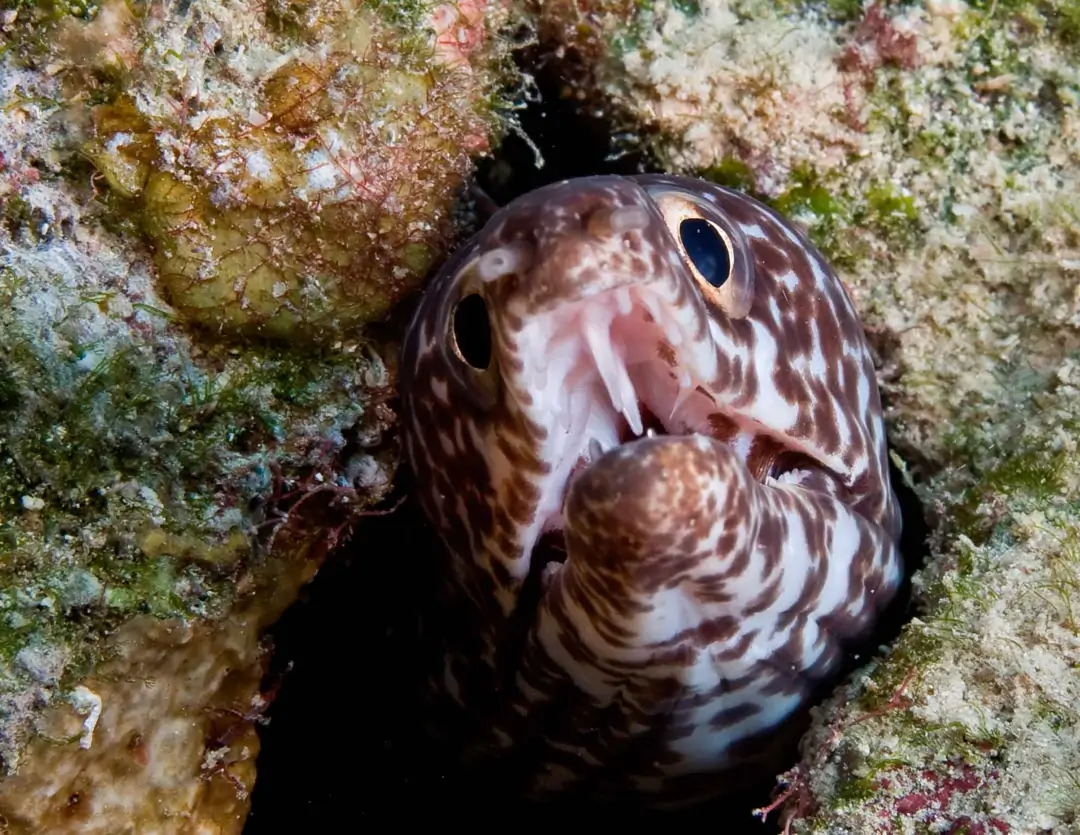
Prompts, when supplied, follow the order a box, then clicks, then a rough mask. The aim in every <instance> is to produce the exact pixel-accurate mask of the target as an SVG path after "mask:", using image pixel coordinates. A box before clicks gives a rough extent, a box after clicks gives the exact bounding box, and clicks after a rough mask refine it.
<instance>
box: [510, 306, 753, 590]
mask: <svg viewBox="0 0 1080 835" xmlns="http://www.w3.org/2000/svg"><path fill="white" fill-rule="evenodd" d="M695 325H696V320H695V319H694V318H693V316H684V317H683V319H682V320H680V318H679V317H678V316H677V315H676V313H673V312H672V311H671V309H670V307H666V306H665V304H664V303H663V301H662V300H661V299H659V298H658V297H657V296H656V295H655V293H654V292H653V291H651V290H649V289H648V288H637V287H619V288H615V289H612V290H606V291H604V292H602V293H599V294H597V295H595V296H591V297H590V298H587V299H584V300H582V301H579V302H575V303H573V304H568V305H566V306H564V307H563V308H561V309H560V310H558V311H556V312H554V313H552V314H549V315H548V316H547V317H542V318H538V319H537V320H536V322H534V323H531V324H530V326H529V327H530V329H531V332H527V333H523V334H522V342H523V343H524V345H527V346H528V347H527V348H526V349H525V352H526V356H527V357H528V358H529V368H528V371H527V372H526V373H527V374H530V375H532V376H531V383H532V385H531V387H530V390H531V391H532V392H534V393H535V394H534V407H533V408H534V410H535V414H537V415H538V416H539V417H540V418H541V419H542V420H543V421H544V424H545V425H546V427H547V429H548V440H547V442H546V445H545V450H544V454H545V459H546V460H548V461H549V462H551V464H552V467H551V473H550V476H549V477H548V479H546V482H545V485H544V487H543V489H542V497H541V501H540V508H539V510H540V518H541V519H542V520H543V521H542V525H541V527H540V529H539V531H538V536H537V540H536V543H535V546H534V548H533V552H532V558H531V560H530V573H535V572H540V573H542V574H544V573H548V572H550V571H552V570H554V569H552V568H551V567H550V566H551V564H552V563H561V562H564V561H565V559H566V545H565V538H564V535H563V527H564V517H563V512H564V505H565V501H566V497H567V494H568V492H569V488H570V484H571V483H572V481H573V479H574V478H575V477H576V476H577V475H578V474H579V473H580V472H582V471H583V470H584V469H585V468H587V467H589V466H591V465H592V464H593V463H594V462H595V461H596V460H597V459H598V458H600V457H601V456H602V455H604V454H605V453H607V452H609V451H610V450H612V449H614V448H616V447H619V446H622V445H624V444H627V443H630V442H632V441H635V440H637V439H639V438H642V437H649V436H654V435H686V434H691V433H702V434H707V435H710V436H711V437H716V438H718V439H719V440H723V441H727V442H734V443H735V444H738V442H739V441H738V432H735V433H734V434H733V433H732V431H731V430H732V429H733V428H735V427H736V424H735V422H734V421H731V420H720V421H718V420H717V419H716V415H717V405H716V403H715V401H714V400H713V398H712V397H711V396H710V395H709V394H708V393H707V392H706V390H705V389H704V388H702V387H701V386H700V385H699V384H698V381H699V380H702V379H704V378H705V375H706V373H707V372H708V371H709V369H708V367H707V361H708V360H709V359H711V357H710V352H711V353H712V355H713V356H715V350H716V349H715V347H714V346H713V345H712V344H711V343H710V344H708V345H705V346H702V345H699V344H697V341H696V338H695V337H693V336H692V334H693V333H694V328H695ZM703 357H704V358H705V361H704V362H703V360H702V358H703ZM703 366H705V368H704V369H703Z"/></svg>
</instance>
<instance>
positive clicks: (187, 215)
mask: <svg viewBox="0 0 1080 835" xmlns="http://www.w3.org/2000/svg"><path fill="white" fill-rule="evenodd" d="M500 19H501V18H500V17H499V14H497V13H495V12H491V13H490V14H489V11H488V10H487V7H486V6H485V4H482V3H475V2H472V0H468V2H464V0H463V2H462V3H461V4H459V5H457V6H454V5H436V4H427V3H413V4H396V3H388V4H387V3H379V2H367V3H360V4H354V3H336V2H331V0H327V2H300V3H274V2H271V3H269V4H265V3H263V4H254V3H231V4H217V3H212V2H201V0H192V1H191V2H186V0H185V2H180V3H172V2H169V3H160V2H146V3H144V2H137V1H136V2H127V3H125V2H106V3H104V4H103V5H101V6H95V5H87V6H83V5H81V4H66V3H64V4H53V3H47V2H46V3H36V4H35V3H24V2H20V0H16V2H13V3H5V4H4V6H3V12H2V18H0V30H2V35H3V42H2V54H0V201H2V208H0V762H2V767H3V775H2V776H0V831H4V832H12V833H43V832H49V833H62V832H101V833H110V835H114V834H115V833H135V832H138V833H226V832H239V831H240V829H241V828H242V826H243V822H244V819H245V816H246V814H247V809H248V802H249V793H250V789H251V786H252V784H253V781H254V776H255V770H254V758H255V755H256V753H257V751H258V738H257V736H256V734H255V731H254V727H255V723H256V722H257V721H258V720H259V719H260V716H261V714H262V712H263V710H264V709H265V707H266V701H267V700H268V699H269V696H265V697H264V696H263V695H261V693H260V687H261V686H263V682H262V681H261V679H262V677H263V673H264V671H265V668H266V662H267V652H266V650H267V646H266V645H265V643H264V640H263V637H264V632H265V630H266V628H267V627H268V626H269V625H270V624H272V623H273V622H274V620H275V619H276V618H277V617H278V616H279V615H280V614H281V613H282V612H283V611H284V610H285V609H286V608H287V607H288V605H289V604H290V603H291V602H292V601H293V600H294V599H295V598H296V595H297V593H298V590H299V589H300V587H301V586H303V585H304V584H305V583H307V582H308V581H309V580H310V579H311V578H312V576H313V575H314V574H315V572H316V571H317V569H318V567H319V565H320V563H321V562H322V561H323V559H324V557H325V556H326V554H327V553H328V552H329V551H330V550H331V549H332V548H333V547H334V546H335V545H336V544H338V543H339V542H341V541H342V540H343V539H345V538H346V537H348V536H349V535H350V534H351V532H352V529H353V525H354V522H355V521H356V519H357V518H358V517H359V516H360V515H362V514H363V513H364V512H366V509H367V508H369V507H371V506H373V505H375V504H377V503H378V502H379V501H380V500H381V499H382V498H383V497H384V496H385V495H386V493H387V491H388V490H389V488H390V484H391V481H392V478H393V474H394V468H395V462H396V450H395V448H394V443H393V440H392V438H390V437H389V435H388V433H387V430H388V429H389V428H390V427H391V425H392V423H393V415H392V413H391V412H390V410H389V409H388V407H387V405H386V402H385V401H386V399H387V396H388V394H389V392H390V389H391V387H392V372H393V368H392V363H390V362H389V361H387V362H384V359H383V358H384V357H387V358H389V357H392V356H393V349H392V348H391V347H386V348H384V347H380V345H379V344H377V343H375V342H373V341H371V339H369V338H366V337H364V335H363V334H362V333H361V332H360V330H359V329H358V328H357V327H356V326H357V325H359V324H361V323H362V322H364V321H366V320H367V319H368V318H370V317H371V316H374V315H376V314H379V313H381V312H383V311H385V310H386V308H387V306H388V305H390V304H391V303H392V302H393V301H394V299H396V298H397V296H398V295H400V294H401V293H402V292H403V291H404V290H406V289H407V288H408V287H410V286H412V285H414V284H415V283H416V282H417V281H418V280H419V278H421V277H422V275H423V273H424V270H425V269H426V266H427V264H428V262H429V261H430V259H431V258H432V257H433V255H434V254H436V253H437V251H438V249H439V247H440V246H441V242H442V240H443V238H444V236H446V235H447V234H449V229H450V226H449V218H450V213H451V209H452V206H453V203H454V199H455V197H456V192H457V191H458V190H459V189H460V186H461V181H462V178H463V176H464V175H465V174H466V173H467V171H468V170H469V166H470V164H471V163H470V159H471V155H473V154H475V153H477V152H478V151H480V150H482V149H483V148H485V147H487V146H488V145H489V144H490V142H491V140H492V133H491V132H492V130H493V129H494V128H495V127H496V125H497V122H498V120H497V118H496V109H497V107H498V106H499V102H498V99H497V97H496V96H495V95H494V93H493V90H492V88H491V84H492V79H494V78H495V77H496V76H497V73H496V72H495V69H494V67H495V66H496V64H498V61H499V60H500V59H499V57H498V55H497V54H495V53H492V52H490V51H488V50H487V47H486V46H485V44H487V43H488V40H489V39H488V33H489V27H491V26H498V25H499V20H500ZM495 52H498V51H497V50H496V51H495ZM480 55H483V57H478V56H480ZM255 332H257V334H258V335H259V336H260V337H270V338H269V339H266V338H262V339H258V340H255V339H251V340H247V341H245V340H240V339H238V338H237V337H238V336H240V335H251V334H252V333H255ZM388 366H389V367H388ZM362 545H363V543H362V542H360V543H358V544H357V547H359V548H362Z"/></svg>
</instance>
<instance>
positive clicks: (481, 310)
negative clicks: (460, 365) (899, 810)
mask: <svg viewBox="0 0 1080 835" xmlns="http://www.w3.org/2000/svg"><path fill="white" fill-rule="evenodd" d="M453 327H454V341H455V342H457V347H458V351H460V352H461V356H462V357H463V358H464V359H465V362H467V363H468V364H469V365H471V366H472V367H473V368H478V369H484V368H487V367H488V363H490V362H491V323H490V322H488V315H487V305H486V304H485V303H484V299H483V298H482V297H481V296H480V295H479V294H477V293H471V294H470V295H468V296H466V297H465V298H463V299H462V300H461V301H460V302H458V305H457V307H456V308H454V325H453Z"/></svg>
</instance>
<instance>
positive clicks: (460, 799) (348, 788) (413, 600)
mask: <svg viewBox="0 0 1080 835" xmlns="http://www.w3.org/2000/svg"><path fill="white" fill-rule="evenodd" d="M538 83H539V87H540V93H541V100H540V101H538V102H535V103H533V104H532V105H530V107H529V108H528V109H527V110H525V111H524V112H523V113H522V126H523V128H524V130H525V132H526V133H527V135H528V136H529V137H530V138H531V139H532V141H534V142H535V143H536V144H537V146H538V147H539V148H540V150H541V152H542V154H543V156H544V159H545V160H546V163H547V164H546V166H545V167H544V168H543V169H539V170H538V169H537V168H536V167H535V165H534V159H535V157H534V152H533V150H532V149H531V148H530V146H529V144H528V143H527V142H525V141H524V140H522V139H520V138H518V137H516V136H510V137H509V138H508V139H507V140H506V142H505V143H504V145H503V146H502V148H501V150H500V153H499V154H498V156H497V157H496V158H494V159H492V160H489V161H487V162H485V163H484V165H483V166H482V167H481V170H480V172H479V175H478V182H479V185H480V186H481V188H482V189H483V190H484V192H486V193H487V194H488V195H490V196H491V198H492V199H493V200H494V201H496V202H497V203H499V204H504V203H506V202H507V201H509V200H511V199H513V197H515V196H517V195H519V194H522V193H525V192H527V191H529V190H531V189H533V188H536V187H538V186H541V185H544V184H547V183H551V182H555V181H557V180H560V179H563V178H567V177H574V176H584V175H590V174H601V173H622V174H630V173H638V172H641V171H650V170H657V169H656V166H655V165H654V164H653V163H652V162H651V161H650V160H648V159H647V158H645V157H644V156H641V155H639V156H622V157H620V158H618V159H614V160H613V159H610V158H609V156H610V150H611V149H610V143H609V141H608V137H609V136H610V131H611V129H610V125H609V124H607V123H605V122H604V120H603V119H600V118H598V117H596V116H592V115H590V114H589V113H587V112H584V111H585V109H584V107H583V106H582V105H581V104H580V103H578V102H576V101H574V100H569V99H560V98H559V97H558V96H557V94H556V91H557V90H558V89H559V86H560V85H559V79H558V69H557V67H552V68H551V69H550V70H544V71H541V73H540V76H539V78H538ZM398 314H399V317H402V316H403V315H404V314H403V312H402V311H399V312H398ZM399 317H395V318H399ZM399 324H400V323H399ZM876 347H879V348H880V345H879V346H876ZM892 478H893V484H894V487H895V489H896V492H897V494H898V497H899V499H900V504H901V508H902V512H903V518H904V534H903V539H902V542H901V549H902V551H903V554H904V557H905V559H906V561H907V575H908V577H910V574H911V572H912V571H914V570H915V569H916V568H918V567H919V566H920V565H921V564H922V561H923V558H924V554H925V550H926V538H927V534H928V530H927V526H926V522H925V520H924V516H923V509H922V507H921V505H920V502H919V500H918V498H917V497H916V496H915V495H914V493H913V492H912V491H911V490H910V489H909V488H907V487H906V486H905V485H904V483H903V480H902V479H901V477H900V474H899V472H897V471H896V470H895V469H894V470H893V472H892ZM411 488H412V485H411V484H410V481H409V474H408V473H402V474H401V476H400V479H399V483H398V484H397V487H396V492H397V493H404V494H411ZM438 554H439V550H438V546H437V543H436V541H435V538H434V536H433V534H432V532H431V530H430V528H429V527H428V526H427V524H426V523H425V522H424V520H423V519H422V518H421V516H420V513H419V511H418V509H417V508H416V507H415V505H414V504H413V503H412V502H407V503H406V504H405V505H403V506H402V507H401V509H400V510H398V511H397V512H395V513H393V514H391V515H389V516H385V517H374V518H372V519H369V520H365V521H364V523H363V524H362V525H361V526H359V527H358V529H357V530H356V531H355V533H354V536H353V538H352V540H351V542H350V543H349V544H348V546H347V547H345V548H343V549H341V552H339V553H338V554H335V555H334V556H333V558H332V559H330V560H329V561H328V562H327V563H326V565H325V566H324V567H323V568H322V570H321V571H320V573H319V575H318V576H317V577H316V579H315V580H314V582H313V583H311V584H310V586H308V587H307V588H306V589H305V590H304V592H303V593H302V595H301V600H300V601H299V602H298V603H297V604H296V605H294V606H293V607H292V608H290V609H289V611H288V612H286V614H285V615H284V616H283V617H282V618H281V620H280V621H279V622H278V623H277V625H276V626H275V627H274V628H273V630H272V635H271V638H272V640H273V643H274V646H275V653H274V656H273V661H272V664H271V669H270V672H269V674H268V676H267V686H269V685H270V684H271V683H273V682H274V681H276V680H277V679H278V678H279V677H280V676H281V675H282V674H283V673H284V671H285V670H286V667H287V665H288V664H290V663H292V664H293V667H292V669H291V671H290V672H288V674H287V675H286V677H285V680H284V683H283V685H282V687H281V688H280V690H279V691H278V694H277V698H276V700H275V702H274V703H273V704H272V705H271V707H270V709H269V711H268V715H269V717H270V720H271V721H270V724H269V725H267V726H265V727H261V728H260V729H259V734H260V737H261V739H262V743H263V748H262V751H261V753H260V755H259V759H258V779H257V783H256V787H255V791H254V795H253V801H252V811H251V815H250V817H249V819H248V822H247V825H246V826H245V829H244V832H245V835H270V833H279V832H280V833H285V832H292V831H304V832H348V831H352V830H353V829H359V828H360V827H361V826H363V825H364V824H365V823H370V824H376V825H377V824H380V823H384V822H389V821H392V822H393V826H394V827H395V828H403V827H405V826H408V825H409V824H422V823H424V822H428V821H431V820H441V821H444V822H446V823H451V822H456V821H458V820H461V821H465V822H467V823H468V824H469V825H471V826H475V825H477V824H478V825H479V826H480V828H481V831H483V830H484V829H485V828H487V827H489V826H490V827H492V828H494V827H495V826H499V827H500V828H506V827H509V828H512V829H514V830H521V829H524V830H525V831H532V830H533V829H540V828H542V827H547V826H551V825H552V824H556V823H559V822H562V821H566V820H575V821H582V820H583V819H584V820H595V821H598V822H602V823H604V824H605V825H607V826H613V825H620V824H622V823H624V822H625V823H630V822H634V823H637V824H648V823H650V822H655V823H659V822H663V823H669V824H674V825H676V826H679V825H695V826H696V825H702V826H705V827H707V828H708V829H709V830H710V831H711V830H713V829H717V828H718V827H719V829H718V831H722V832H724V833H743V832H745V833H754V834H755V835H771V833H776V832H777V825H776V815H775V814H773V815H772V816H771V817H770V819H769V820H768V821H767V822H766V823H765V824H762V823H761V822H760V821H758V820H757V819H756V818H753V817H752V816H751V814H750V810H751V809H752V808H754V807H757V806H762V805H765V804H767V803H768V802H769V797H770V793H771V791H772V790H773V788H774V786H773V784H772V782H771V781H769V783H768V784H763V785H761V786H759V787H758V788H757V790H748V791H746V792H745V793H744V794H742V795H741V796H740V801H739V803H738V804H737V805H732V803H731V802H730V801H727V802H720V803H713V804H707V805H703V806H700V807H697V808H694V809H692V810H689V811H683V812H671V813H666V814H661V813H653V814H646V813H642V812H641V811H640V810H636V809H634V807H633V803H632V801H630V800H629V799H628V801H627V803H625V804H623V803H620V804H618V805H617V806H616V807H611V806H596V805H589V804H586V803H584V802H582V801H578V800H575V801H573V802H572V803H569V804H563V805H561V806H558V807H548V808H533V807H528V806H525V805H524V804H521V803H518V802H515V801H514V800H513V799H512V798H511V797H508V796H507V794H506V792H505V791H503V790H502V789H500V786H501V785H502V783H501V778H500V775H499V774H497V773H495V774H477V773H468V774H466V773H465V772H463V771H462V770H461V768H460V757H458V756H457V755H456V754H455V753H454V749H453V747H452V746H448V745H439V744H437V743H435V742H434V741H433V740H432V739H431V738H430V737H429V736H427V735H426V729H427V726H428V725H429V723H430V722H431V721H432V719H433V717H432V716H431V715H430V712H429V710H428V708H427V707H426V706H425V704H424V703H423V701H422V695H421V694H422V687H421V683H422V678H423V675H424V674H425V673H424V671H425V669H427V667H426V665H427V664H428V663H429V662H430V661H431V659H432V655H431V653H432V652H433V650H432V648H431V647H429V646H426V645H425V644H424V643H423V642H422V641H421V639H420V637H419V636H420V634H421V632H420V617H421V610H422V608H423V605H422V601H424V600H427V599H430V596H431V594H432V592H433V587H432V579H431V578H432V576H433V574H434V571H433V570H432V569H433V567H434V564H433V561H435V560H437V559H438ZM910 598H911V591H910V580H906V581H905V584H904V587H903V589H902V590H901V593H900V594H899V595H898V596H897V598H896V599H895V600H894V601H893V603H892V604H891V605H890V606H889V608H888V610H887V611H886V612H885V614H884V617H883V619H882V622H881V627H880V628H879V629H878V630H877V631H876V632H875V634H874V635H873V636H872V639H871V640H869V641H867V642H864V644H863V645H861V646H859V647H851V648H850V652H849V654H848V656H847V658H846V666H845V670H844V673H845V674H850V673H851V672H852V671H853V670H855V669H857V668H858V667H859V666H860V665H861V664H863V663H865V660H866V659H867V658H868V657H869V655H870V654H872V653H873V652H874V650H875V648H876V647H878V646H881V645H882V644H886V643H888V642H890V641H892V640H893V639H894V638H895V637H896V636H897V635H898V634H899V631H900V628H901V626H902V625H903V623H904V622H905V621H907V620H908V619H910V616H911V613H910ZM821 695H822V696H824V695H827V691H826V692H823V693H822V694H821ZM796 758H797V752H796V750H795V748H794V744H792V746H791V762H792V764H794V762H795V761H796ZM654 818H655V820H653V819H654ZM297 826H300V827H301V829H300V830H297Z"/></svg>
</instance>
